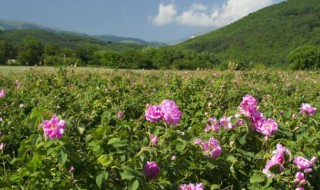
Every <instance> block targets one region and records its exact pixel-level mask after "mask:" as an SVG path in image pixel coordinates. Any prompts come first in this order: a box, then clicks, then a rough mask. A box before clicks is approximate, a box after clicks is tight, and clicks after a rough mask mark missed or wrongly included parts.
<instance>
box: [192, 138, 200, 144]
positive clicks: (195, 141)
mask: <svg viewBox="0 0 320 190" xmlns="http://www.w3.org/2000/svg"><path fill="white" fill-rule="evenodd" d="M193 143H194V144H201V143H202V140H201V139H194V140H193Z"/></svg>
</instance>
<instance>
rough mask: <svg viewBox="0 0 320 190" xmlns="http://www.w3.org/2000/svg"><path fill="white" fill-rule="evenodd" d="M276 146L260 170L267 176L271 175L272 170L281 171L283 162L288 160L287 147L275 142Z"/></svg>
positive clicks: (288, 152) (270, 176)
mask: <svg viewBox="0 0 320 190" xmlns="http://www.w3.org/2000/svg"><path fill="white" fill-rule="evenodd" d="M276 147H277V149H276V150H275V151H273V152H272V153H273V156H272V158H271V159H270V160H268V161H267V164H266V166H265V168H264V169H263V170H262V172H263V173H264V174H265V175H266V176H267V177H268V178H272V177H273V175H272V172H277V173H278V172H282V171H283V170H284V166H283V164H284V163H285V162H286V161H289V160H290V155H291V152H290V151H289V150H288V149H287V148H285V147H284V146H282V145H281V144H277V146H276Z"/></svg>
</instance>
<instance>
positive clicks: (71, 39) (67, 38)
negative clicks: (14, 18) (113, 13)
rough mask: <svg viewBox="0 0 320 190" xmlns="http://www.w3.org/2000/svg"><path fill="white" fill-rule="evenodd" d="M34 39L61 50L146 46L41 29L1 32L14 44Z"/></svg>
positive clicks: (138, 47)
mask: <svg viewBox="0 0 320 190" xmlns="http://www.w3.org/2000/svg"><path fill="white" fill-rule="evenodd" d="M30 36H31V37H34V38H36V39H37V40H39V41H40V42H41V43H42V44H54V45H57V46H59V47H61V48H63V47H68V48H71V49H78V48H81V47H96V48H98V49H104V50H112V51H125V50H130V49H131V50H135V49H142V48H143V47H145V45H141V44H134V43H119V42H105V41H102V40H98V39H95V38H93V37H90V36H88V35H80V34H76V33H70V32H69V33H68V32H53V31H47V30H39V29H21V30H7V31H0V38H4V39H8V40H10V41H12V42H16V43H21V42H22V41H23V39H24V38H26V37H30Z"/></svg>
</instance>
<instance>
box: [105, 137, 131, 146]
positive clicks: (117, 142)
mask: <svg viewBox="0 0 320 190" xmlns="http://www.w3.org/2000/svg"><path fill="white" fill-rule="evenodd" d="M127 142H128V140H127V139H120V138H112V139H110V140H109V141H108V144H109V145H112V146H113V147H115V148H118V147H122V146H126V145H127Z"/></svg>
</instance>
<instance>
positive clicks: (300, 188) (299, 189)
mask: <svg viewBox="0 0 320 190" xmlns="http://www.w3.org/2000/svg"><path fill="white" fill-rule="evenodd" d="M296 190H304V188H303V187H298V188H296Z"/></svg>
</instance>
